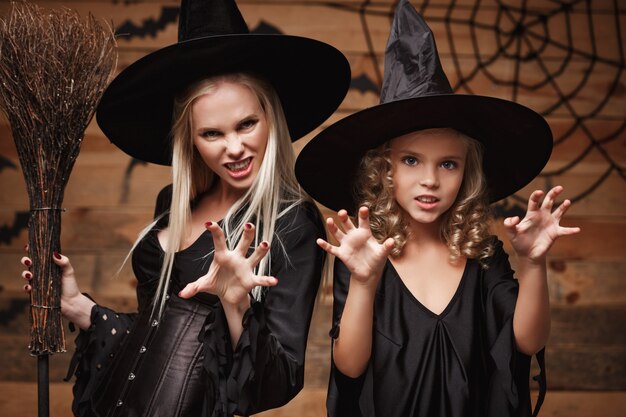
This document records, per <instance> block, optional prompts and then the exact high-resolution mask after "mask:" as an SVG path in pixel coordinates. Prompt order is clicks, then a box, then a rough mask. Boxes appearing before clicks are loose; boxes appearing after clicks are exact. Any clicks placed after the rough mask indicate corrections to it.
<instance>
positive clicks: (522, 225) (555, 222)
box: [504, 186, 580, 355]
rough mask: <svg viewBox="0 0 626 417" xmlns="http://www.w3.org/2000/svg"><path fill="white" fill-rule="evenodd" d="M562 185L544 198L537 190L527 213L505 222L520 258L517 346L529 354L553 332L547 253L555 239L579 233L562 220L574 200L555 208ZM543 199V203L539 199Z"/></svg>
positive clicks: (516, 312) (515, 320)
mask: <svg viewBox="0 0 626 417" xmlns="http://www.w3.org/2000/svg"><path fill="white" fill-rule="evenodd" d="M562 191H563V187H561V186H556V187H554V188H552V189H551V190H550V191H549V192H548V193H547V195H546V196H545V198H544V199H543V202H541V198H542V197H543V194H544V193H543V191H534V192H533V193H532V194H531V195H530V198H529V200H528V211H527V212H526V216H525V217H524V218H523V219H522V220H520V219H519V217H510V218H507V219H505V221H504V226H505V228H506V232H507V235H508V237H509V239H510V241H511V244H512V246H513V249H514V250H515V252H516V254H517V258H518V274H517V275H518V281H519V294H518V298H517V304H516V305H515V314H514V317H513V331H514V333H515V342H516V343H517V347H518V349H519V350H520V351H521V352H522V353H525V354H527V355H532V354H535V353H536V352H538V351H539V350H540V349H541V348H542V347H544V346H545V344H546V342H547V340H548V336H549V334H550V300H549V296H548V283H547V273H546V256H547V253H548V250H549V249H550V247H551V246H552V244H553V243H554V241H555V240H556V239H558V238H559V237H561V236H567V235H572V234H575V233H578V232H579V231H580V228H578V227H561V226H560V225H559V222H560V220H561V218H562V217H563V215H564V214H565V212H566V211H567V209H568V208H569V206H570V205H571V202H570V201H569V200H565V201H563V203H562V204H561V205H560V206H559V207H557V208H556V210H554V212H552V208H553V206H554V201H555V199H556V198H557V196H558V195H559V194H561V192H562ZM540 202H541V203H540Z"/></svg>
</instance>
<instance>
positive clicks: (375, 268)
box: [317, 207, 394, 286]
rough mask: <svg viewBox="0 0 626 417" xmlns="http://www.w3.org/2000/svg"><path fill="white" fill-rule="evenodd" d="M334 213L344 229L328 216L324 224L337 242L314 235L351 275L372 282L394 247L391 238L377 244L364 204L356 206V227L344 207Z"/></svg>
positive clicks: (323, 247)
mask: <svg viewBox="0 0 626 417" xmlns="http://www.w3.org/2000/svg"><path fill="white" fill-rule="evenodd" d="M337 216H338V218H339V222H340V224H341V226H342V227H343V230H341V229H340V228H339V227H337V225H336V224H335V222H334V221H333V219H332V218H328V219H327V220H326V224H327V226H328V231H329V232H330V233H331V234H332V235H333V236H334V238H335V239H336V240H337V242H339V246H333V245H331V244H330V243H328V242H327V241H325V240H323V239H317V244H318V245H319V246H320V247H321V248H322V249H324V250H325V251H326V252H328V253H330V254H331V255H334V256H336V257H337V258H339V259H341V261H342V262H343V263H344V264H345V265H346V267H347V268H348V270H349V271H350V273H351V277H352V279H355V280H356V281H357V282H359V283H362V284H365V285H369V284H372V285H374V286H375V285H376V284H377V283H378V280H379V279H380V277H381V274H382V271H383V268H384V266H385V262H387V257H388V256H389V254H390V253H391V250H392V249H393V246H394V240H393V238H388V239H387V240H385V241H384V242H383V243H382V244H380V243H378V241H377V240H376V239H375V238H374V236H372V231H371V229H370V222H369V210H368V208H367V207H361V208H360V209H359V214H358V226H356V227H355V226H354V224H352V221H350V219H349V218H348V213H347V212H346V211H345V210H340V211H339V212H338V213H337Z"/></svg>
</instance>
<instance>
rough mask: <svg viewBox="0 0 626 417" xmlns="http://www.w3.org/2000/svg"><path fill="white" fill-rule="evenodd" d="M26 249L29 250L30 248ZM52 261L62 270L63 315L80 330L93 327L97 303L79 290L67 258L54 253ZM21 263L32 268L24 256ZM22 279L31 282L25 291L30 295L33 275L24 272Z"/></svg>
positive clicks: (28, 259)
mask: <svg viewBox="0 0 626 417" xmlns="http://www.w3.org/2000/svg"><path fill="white" fill-rule="evenodd" d="M26 249H27V250H28V247H26ZM52 261H53V262H54V263H55V264H56V265H57V266H59V268H61V314H62V315H63V317H65V318H66V319H68V320H69V321H71V322H73V323H74V324H76V325H77V326H78V327H79V328H81V329H88V328H89V326H90V325H91V308H92V307H93V305H94V304H95V303H94V302H93V301H91V300H90V299H89V298H87V297H86V296H84V295H83V294H82V293H81V292H80V290H79V289H78V283H77V282H76V276H75V275H74V268H73V267H72V264H71V263H70V260H69V258H68V257H67V256H63V255H61V254H60V253H58V252H54V254H53V256H52ZM21 263H22V265H24V266H25V267H26V268H30V267H31V265H32V260H31V259H30V258H29V257H27V256H24V257H23V258H22V259H21ZM22 278H24V279H26V280H27V281H28V282H29V283H28V284H26V285H24V290H25V291H26V292H27V293H30V292H31V291H32V286H31V284H30V282H31V280H32V279H33V274H32V273H31V272H30V270H28V269H26V270H25V271H22Z"/></svg>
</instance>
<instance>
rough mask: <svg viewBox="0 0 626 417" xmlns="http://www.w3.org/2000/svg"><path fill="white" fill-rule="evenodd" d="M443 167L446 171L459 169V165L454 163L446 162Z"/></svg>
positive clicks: (442, 164)
mask: <svg viewBox="0 0 626 417" xmlns="http://www.w3.org/2000/svg"><path fill="white" fill-rule="evenodd" d="M441 167H442V168H444V169H454V168H456V167H457V163H456V162H454V161H444V162H442V163H441Z"/></svg>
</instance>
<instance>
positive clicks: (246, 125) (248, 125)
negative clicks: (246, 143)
mask: <svg viewBox="0 0 626 417" xmlns="http://www.w3.org/2000/svg"><path fill="white" fill-rule="evenodd" d="M257 122H258V120H257V119H248V120H244V121H243V122H241V123H240V124H239V128H240V129H243V130H247V129H250V128H251V127H253V126H254V125H256V124H257Z"/></svg>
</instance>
